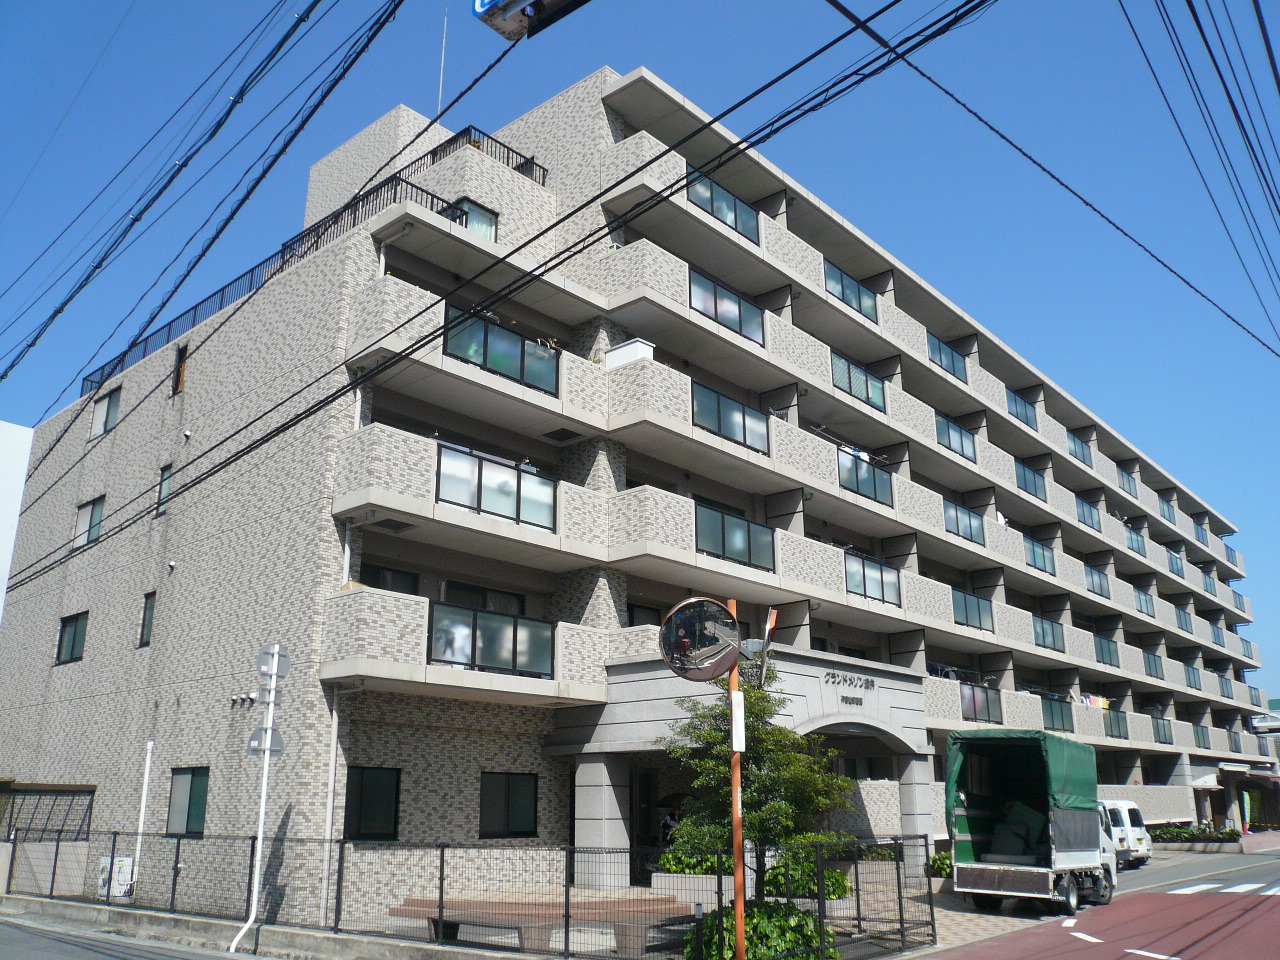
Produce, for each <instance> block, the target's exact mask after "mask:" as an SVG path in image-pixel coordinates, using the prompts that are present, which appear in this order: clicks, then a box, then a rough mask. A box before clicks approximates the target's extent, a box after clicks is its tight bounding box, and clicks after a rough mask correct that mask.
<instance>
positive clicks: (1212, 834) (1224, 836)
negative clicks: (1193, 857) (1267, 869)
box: [1149, 822, 1240, 843]
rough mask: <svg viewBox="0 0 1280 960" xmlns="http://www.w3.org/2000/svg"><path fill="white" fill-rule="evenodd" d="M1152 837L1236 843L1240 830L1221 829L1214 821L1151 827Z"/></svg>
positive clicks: (1157, 838) (1160, 840) (1156, 839)
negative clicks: (1192, 824)
mask: <svg viewBox="0 0 1280 960" xmlns="http://www.w3.org/2000/svg"><path fill="white" fill-rule="evenodd" d="M1149 829H1150V833H1151V839H1152V840H1153V841H1155V842H1156V843H1235V842H1236V841H1237V840H1239V839H1240V831H1239V830H1236V829H1234V828H1231V827H1223V828H1221V829H1219V828H1218V827H1215V826H1214V825H1213V824H1212V823H1208V822H1206V823H1197V824H1195V825H1194V826H1190V827H1177V826H1161V827H1151V828H1149Z"/></svg>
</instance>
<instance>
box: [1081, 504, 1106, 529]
mask: <svg viewBox="0 0 1280 960" xmlns="http://www.w3.org/2000/svg"><path fill="white" fill-rule="evenodd" d="M1076 519H1077V520H1079V521H1080V522H1081V523H1083V524H1084V525H1085V526H1086V527H1093V529H1095V530H1099V531H1101V530H1102V514H1101V513H1099V512H1098V508H1097V507H1095V506H1094V505H1093V504H1092V503H1088V502H1087V501H1084V500H1081V499H1080V498H1079V497H1076Z"/></svg>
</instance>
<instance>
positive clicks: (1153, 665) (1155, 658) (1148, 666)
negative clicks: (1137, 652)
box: [1142, 650, 1164, 680]
mask: <svg viewBox="0 0 1280 960" xmlns="http://www.w3.org/2000/svg"><path fill="white" fill-rule="evenodd" d="M1142 667H1143V669H1144V670H1145V671H1146V674H1147V676H1148V677H1155V678H1156V679H1157V680H1163V679H1164V661H1163V660H1162V659H1161V658H1160V654H1158V653H1152V652H1151V651H1150V650H1143V651H1142Z"/></svg>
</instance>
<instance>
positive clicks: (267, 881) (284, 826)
mask: <svg viewBox="0 0 1280 960" xmlns="http://www.w3.org/2000/svg"><path fill="white" fill-rule="evenodd" d="M292 819H293V804H292V803H291V804H289V805H288V806H286V807H285V809H284V814H283V815H282V816H281V817H280V823H279V824H278V825H277V826H276V832H275V834H274V836H272V838H271V848H270V852H269V853H268V854H267V858H266V862H265V863H264V864H263V868H262V889H263V891H264V892H265V896H264V898H263V905H262V906H263V911H262V922H263V923H276V922H277V921H278V920H279V918H280V908H281V907H282V906H283V905H284V898H285V894H286V893H287V892H288V890H289V885H288V884H287V883H285V882H283V881H281V879H280V874H281V871H282V869H283V867H284V857H285V838H286V837H287V836H288V835H289V821H290V820H292Z"/></svg>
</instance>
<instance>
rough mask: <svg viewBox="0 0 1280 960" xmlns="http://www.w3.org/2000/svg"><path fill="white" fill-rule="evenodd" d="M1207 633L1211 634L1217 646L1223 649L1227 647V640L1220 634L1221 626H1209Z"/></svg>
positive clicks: (1213, 624)
mask: <svg viewBox="0 0 1280 960" xmlns="http://www.w3.org/2000/svg"><path fill="white" fill-rule="evenodd" d="M1209 632H1210V633H1212V634H1213V642H1214V643H1216V644H1217V645H1218V646H1220V647H1225V646H1226V645H1227V638H1226V636H1225V635H1224V634H1223V632H1222V626H1221V624H1217V623H1211V624H1209Z"/></svg>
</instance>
